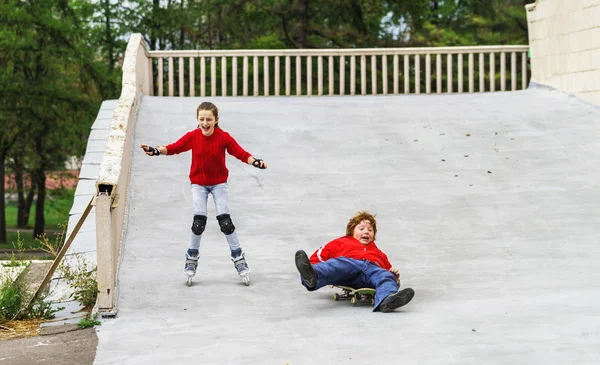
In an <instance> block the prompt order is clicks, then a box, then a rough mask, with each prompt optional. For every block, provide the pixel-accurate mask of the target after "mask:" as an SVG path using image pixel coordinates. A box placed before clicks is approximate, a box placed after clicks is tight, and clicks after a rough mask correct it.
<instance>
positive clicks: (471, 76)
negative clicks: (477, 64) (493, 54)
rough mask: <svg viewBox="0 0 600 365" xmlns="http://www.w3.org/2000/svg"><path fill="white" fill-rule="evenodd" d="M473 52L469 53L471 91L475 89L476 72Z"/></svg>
mask: <svg viewBox="0 0 600 365" xmlns="http://www.w3.org/2000/svg"><path fill="white" fill-rule="evenodd" d="M473 63H474V60H473V53H469V92H470V93H472V92H474V91H475V72H474V67H473V66H474V65H473Z"/></svg>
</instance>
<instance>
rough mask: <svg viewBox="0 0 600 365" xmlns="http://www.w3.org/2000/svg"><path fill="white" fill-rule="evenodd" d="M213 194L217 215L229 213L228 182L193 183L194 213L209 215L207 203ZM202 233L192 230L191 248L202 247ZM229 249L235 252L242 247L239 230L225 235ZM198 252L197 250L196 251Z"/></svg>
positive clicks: (189, 247) (197, 248)
mask: <svg viewBox="0 0 600 365" xmlns="http://www.w3.org/2000/svg"><path fill="white" fill-rule="evenodd" d="M209 194H212V196H213V200H214V202H215V208H216V210H217V216H219V215H221V214H229V198H228V189H227V183H222V184H217V185H211V186H203V185H196V184H192V200H193V204H194V215H203V216H207V204H208V195H209ZM201 238H202V235H201V234H200V235H196V234H194V232H190V243H189V245H188V252H189V250H199V249H200V239H201ZM225 238H227V243H228V244H229V249H230V250H231V251H232V252H233V251H234V250H239V249H240V240H239V239H238V236H237V232H235V231H234V232H233V233H231V234H228V235H225ZM196 252H197V251H196Z"/></svg>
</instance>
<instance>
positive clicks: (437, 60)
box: [435, 53, 442, 94]
mask: <svg viewBox="0 0 600 365" xmlns="http://www.w3.org/2000/svg"><path fill="white" fill-rule="evenodd" d="M435 69H436V76H435V83H436V88H435V91H436V92H437V93H438V94H439V93H441V92H442V55H441V54H439V53H438V54H436V55H435Z"/></svg>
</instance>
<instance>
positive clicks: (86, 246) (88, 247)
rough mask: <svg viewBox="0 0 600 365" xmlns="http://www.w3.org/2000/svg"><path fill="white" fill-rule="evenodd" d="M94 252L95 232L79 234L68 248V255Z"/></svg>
mask: <svg viewBox="0 0 600 365" xmlns="http://www.w3.org/2000/svg"><path fill="white" fill-rule="evenodd" d="M92 251H96V232H95V231H86V232H79V233H77V236H75V238H74V239H73V242H72V243H71V247H69V251H68V252H67V254H68V255H73V254H77V253H83V252H92Z"/></svg>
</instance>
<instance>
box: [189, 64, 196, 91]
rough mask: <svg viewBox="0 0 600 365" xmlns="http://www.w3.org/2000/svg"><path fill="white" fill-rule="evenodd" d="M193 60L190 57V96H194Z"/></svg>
mask: <svg viewBox="0 0 600 365" xmlns="http://www.w3.org/2000/svg"><path fill="white" fill-rule="evenodd" d="M194 66H195V65H194V58H193V57H190V96H195V95H196V92H195V90H194V89H195V86H196V83H195V80H194V78H195V77H194Z"/></svg>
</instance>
